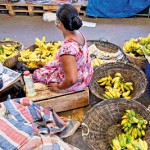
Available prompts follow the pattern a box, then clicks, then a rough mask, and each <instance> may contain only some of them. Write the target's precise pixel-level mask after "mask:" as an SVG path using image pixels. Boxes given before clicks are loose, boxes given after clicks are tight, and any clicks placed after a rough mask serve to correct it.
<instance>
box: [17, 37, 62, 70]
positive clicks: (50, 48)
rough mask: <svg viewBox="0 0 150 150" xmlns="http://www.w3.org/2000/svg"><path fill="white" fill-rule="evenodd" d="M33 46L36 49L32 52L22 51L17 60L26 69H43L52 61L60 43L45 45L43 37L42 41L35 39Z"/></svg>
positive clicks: (28, 50)
mask: <svg viewBox="0 0 150 150" xmlns="http://www.w3.org/2000/svg"><path fill="white" fill-rule="evenodd" d="M35 44H36V46H37V48H35V49H34V51H32V50H30V49H26V50H23V51H22V52H21V53H20V57H19V58H18V60H19V61H20V62H23V63H24V64H25V65H26V66H27V67H28V68H39V67H43V66H44V65H45V64H46V63H48V62H51V61H53V60H54V59H55V56H56V53H57V50H58V49H59V48H60V46H61V44H62V43H61V42H60V41H58V42H49V43H46V40H45V37H43V38H42V40H40V39H38V38H36V39H35Z"/></svg>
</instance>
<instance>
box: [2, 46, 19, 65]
mask: <svg viewBox="0 0 150 150" xmlns="http://www.w3.org/2000/svg"><path fill="white" fill-rule="evenodd" d="M18 46H19V45H18V44H4V45H0V62H2V63H4V62H5V60H6V59H7V58H10V57H13V56H16V55H18Z"/></svg>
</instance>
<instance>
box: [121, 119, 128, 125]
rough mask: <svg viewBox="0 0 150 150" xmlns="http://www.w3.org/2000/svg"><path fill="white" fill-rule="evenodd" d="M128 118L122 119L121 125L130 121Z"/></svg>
mask: <svg viewBox="0 0 150 150" xmlns="http://www.w3.org/2000/svg"><path fill="white" fill-rule="evenodd" d="M128 121H129V120H128V119H123V120H122V121H121V125H124V124H125V123H128Z"/></svg>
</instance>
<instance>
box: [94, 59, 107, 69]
mask: <svg viewBox="0 0 150 150" xmlns="http://www.w3.org/2000/svg"><path fill="white" fill-rule="evenodd" d="M102 64H106V62H104V61H102V60H101V59H99V58H94V59H93V60H92V65H93V67H98V66H100V65H102Z"/></svg>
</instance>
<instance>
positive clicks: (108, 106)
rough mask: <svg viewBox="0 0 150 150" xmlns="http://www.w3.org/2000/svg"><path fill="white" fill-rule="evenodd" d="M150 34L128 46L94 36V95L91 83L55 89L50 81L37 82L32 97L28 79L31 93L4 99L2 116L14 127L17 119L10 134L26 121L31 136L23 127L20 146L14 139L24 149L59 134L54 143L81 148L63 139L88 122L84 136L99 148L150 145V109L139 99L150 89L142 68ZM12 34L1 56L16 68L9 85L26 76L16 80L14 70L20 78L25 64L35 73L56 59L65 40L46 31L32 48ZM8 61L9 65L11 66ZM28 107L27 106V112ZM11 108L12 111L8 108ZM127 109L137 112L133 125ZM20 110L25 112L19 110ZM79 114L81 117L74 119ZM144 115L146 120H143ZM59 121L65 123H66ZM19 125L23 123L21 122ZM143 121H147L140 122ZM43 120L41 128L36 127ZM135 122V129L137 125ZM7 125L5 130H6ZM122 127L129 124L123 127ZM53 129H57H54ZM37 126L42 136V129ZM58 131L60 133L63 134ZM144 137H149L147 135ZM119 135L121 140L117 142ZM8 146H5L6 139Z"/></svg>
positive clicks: (3, 45)
mask: <svg viewBox="0 0 150 150" xmlns="http://www.w3.org/2000/svg"><path fill="white" fill-rule="evenodd" d="M149 37H150V36H149V35H148V36H147V37H142V38H139V39H134V40H133V39H131V40H129V41H126V42H125V43H124V46H123V48H120V47H119V46H117V45H115V44H113V43H110V42H108V41H103V40H102V39H101V40H89V41H88V47H89V51H90V57H91V59H92V64H93V67H94V74H93V77H92V80H91V83H90V86H89V89H90V96H89V89H88V88H87V89H85V90H83V91H79V92H64V93H55V92H52V91H49V89H48V87H47V86H46V85H44V84H41V83H37V84H36V83H35V86H34V88H35V91H36V95H34V96H32V97H31V96H30V95H28V93H27V90H26V87H25V86H24V82H23V85H22V88H23V90H24V93H25V95H26V97H25V98H17V99H13V98H12V99H11V98H10V97H8V100H7V101H5V102H3V103H0V104H1V106H3V107H2V108H1V109H3V111H4V113H3V117H4V118H2V119H1V120H0V121H1V122H3V123H4V122H5V124H6V126H5V128H6V127H8V124H7V122H8V121H10V122H11V124H12V125H13V129H15V131H14V130H8V134H7V135H8V138H12V137H11V136H10V133H11V132H16V130H17V131H18V130H20V131H21V130H22V126H23V125H24V124H25V125H26V126H27V130H26V131H23V132H24V134H26V138H28V139H29V140H26V139H23V135H22V131H21V132H20V131H19V133H18V134H19V136H20V138H21V139H22V142H18V145H17V146H16V145H13V143H9V144H10V145H11V146H12V145H13V146H14V147H17V148H22V149H26V148H27V147H28V146H30V147H32V148H33V147H34V146H35V145H33V143H34V140H36V141H38V146H43V147H44V146H45V143H44V142H41V141H42V140H43V139H45V138H47V140H48V141H49V142H48V144H51V142H50V141H51V140H53V139H55V140H54V141H53V144H55V143H60V142H61V144H59V146H60V147H63V146H65V147H66V146H67V147H68V148H71V149H76V148H75V147H73V146H70V145H68V144H66V143H62V141H61V140H62V139H63V136H64V137H68V136H70V135H72V134H73V133H74V132H75V131H76V130H77V128H78V127H79V126H80V124H82V136H83V139H84V141H85V143H87V144H88V145H89V147H91V148H93V149H106V150H108V148H110V149H111V147H112V149H113V147H117V146H118V147H119V148H120V147H121V148H122V147H124V148H125V147H128V146H129V145H131V146H133V147H136V146H135V145H136V144H137V145H139V146H143V147H144V148H145V150H148V149H147V147H148V146H149V137H148V136H147V135H146V136H145V134H147V133H148V132H149V124H148V121H149V115H146V114H149V110H147V109H146V108H145V106H143V105H142V104H141V103H138V102H137V99H139V98H141V97H142V95H143V94H144V92H145V91H146V87H147V79H149V78H147V79H146V76H145V73H144V72H143V71H142V69H143V70H144V69H145V62H146V58H147V57H149ZM7 40H10V39H5V43H3V44H1V55H0V58H1V62H2V63H3V65H4V68H5V69H4V70H8V71H7V72H6V71H3V74H7V73H8V72H12V73H8V75H10V79H12V82H11V83H9V84H7V85H5V84H4V87H3V88H8V87H9V86H10V85H13V84H14V83H17V82H20V81H19V80H16V78H13V77H14V76H12V74H13V75H14V74H16V75H18V76H17V79H18V77H20V78H21V80H23V72H24V71H25V70H29V71H30V72H31V73H32V72H33V71H34V70H35V69H37V68H40V67H42V66H44V65H45V64H46V63H48V62H50V61H54V58H55V57H54V56H55V55H56V52H57V50H58V49H59V47H60V46H61V42H60V41H49V42H47V41H46V38H45V37H43V38H42V39H39V38H35V43H33V45H31V46H30V47H28V48H23V49H18V48H12V47H14V45H10V44H8V43H7V42H8V41H7ZM6 41H7V42H6ZM22 45H23V44H22ZM139 45H140V46H139ZM16 51H17V53H16ZM41 51H42V52H41ZM8 52H9V53H8ZM14 54H15V55H14ZM128 55H130V57H132V59H130V57H129V56H128ZM14 56H17V57H14ZM10 58H15V59H13V60H14V62H15V65H14V66H11V65H10V66H7V65H8V64H10V63H9V62H10V61H12V59H10ZM16 58H17V61H16ZM139 58H143V59H144V64H143V63H142V62H143V59H142V60H141V59H139ZM132 60H134V61H132ZM136 60H138V61H136ZM6 62H7V63H6ZM129 62H130V63H129ZM11 64H12V63H11ZM18 64H19V65H18ZM6 66H7V67H9V69H8V68H7V67H6ZM140 67H141V68H142V69H141V68H140ZM18 72H19V73H18ZM20 78H19V79H20ZM9 81H10V80H9ZM14 81H15V82H14ZM1 90H3V89H1ZM0 92H1V91H0ZM91 95H92V96H93V97H94V96H95V97H96V98H97V99H98V101H99V103H98V104H97V105H95V106H94V107H92V105H93V102H92V100H93V97H92V96H91ZM14 106H15V107H14ZM16 108H17V110H18V111H17V110H16ZM77 108H78V109H77ZM52 109H53V110H52ZM22 110H24V111H23V112H22ZM33 110H34V113H33ZM68 110H69V111H68ZM6 111H7V112H8V114H9V115H8V114H6V113H5V112H6ZM16 111H17V112H16ZM55 111H56V112H59V115H60V116H65V117H69V116H70V119H71V120H68V119H65V120H63V119H64V118H61V117H60V118H59V117H58V116H57V114H56V113H55ZM127 111H129V112H132V115H133V114H135V115H134V116H133V117H135V119H134V121H132V119H131V118H129V119H131V122H127V123H128V124H129V123H131V125H130V124H129V126H132V128H131V127H128V128H127V129H126V128H125V127H124V123H122V122H124V121H123V120H121V118H122V117H123V116H124V115H127V114H125V113H126V112H127ZM16 113H19V114H17V115H16ZM26 113H28V114H26ZM35 114H36V115H35ZM139 114H140V116H139ZM5 115H8V116H9V117H10V116H13V118H14V117H15V118H16V119H17V121H14V120H13V119H12V118H8V120H7V119H5V117H6V116H5ZM18 116H20V117H18ZM21 116H24V117H25V120H23V118H22V117H21ZM52 116H55V117H56V118H55V117H52ZM102 116H103V117H102ZM26 117H27V118H26ZM36 117H37V118H36ZM38 117H40V118H38ZM51 117H52V118H51ZM83 118H84V119H83ZM41 119H42V121H43V122H44V126H43V125H42V126H40V125H41V123H39V122H38V124H37V125H36V127H35V126H34V125H35V123H37V121H39V120H40V121H41ZM53 119H54V120H55V121H54V122H56V123H58V124H54V122H53ZM74 119H75V120H78V121H74ZM123 119H124V118H123ZM49 120H51V123H49ZM138 120H139V122H140V125H139V124H138V122H137V121H138ZM18 121H19V123H18ZM59 121H60V122H59ZM63 121H64V122H63ZM67 121H70V122H74V123H73V125H72V126H71V129H73V132H71V133H68V132H69V131H68V130H67V129H66V130H67V133H65V128H67V127H68V126H69V123H68V122H67ZM144 122H145V123H144ZM27 123H28V124H27ZM59 123H60V124H61V123H64V124H61V125H60V124H59ZM65 123H68V124H65ZM70 124H72V123H70ZM132 124H133V125H132ZM135 124H136V125H135ZM18 125H19V126H20V128H18ZM53 125H54V126H53ZM59 125H60V126H59ZM65 125H66V126H65ZM137 125H138V126H142V127H139V128H137V127H135V126H137ZM31 126H32V127H31ZM37 126H38V129H36V128H37ZM56 126H57V131H56V132H55V131H54V127H56ZM64 126H65V127H64ZM134 127H135V129H134V131H133V128H134ZM5 128H3V129H0V130H6V129H5ZM122 128H123V129H124V130H122ZM131 129H132V130H131ZM51 130H52V132H49V131H51ZM130 130H131V135H130V136H129V135H128V134H127V131H128V132H129V131H130ZM135 130H136V131H135ZM30 131H32V132H30ZM53 131H54V132H55V134H56V135H57V136H58V137H57V136H56V135H54V136H50V137H49V135H51V134H52V133H53ZM37 132H38V136H37V135H36V134H37ZM58 132H59V133H60V134H57V133H58ZM31 133H32V134H33V133H34V136H33V137H31ZM42 133H46V135H47V136H46V137H45V136H43V135H42ZM59 137H60V138H62V139H60V138H59ZM106 137H108V138H106ZM121 137H124V139H125V141H124V143H122V141H121ZM144 137H146V138H145V139H144ZM128 138H133V140H132V142H131V141H128V142H127V140H128ZM139 138H140V141H139ZM103 139H105V140H103ZM14 140H15V139H14ZM114 141H117V144H116V142H114ZM6 142H9V141H8V140H5V142H4V143H6ZM98 143H101V144H98ZM106 143H107V144H106ZM3 147H4V148H5V144H4V145H3ZM34 148H35V147H34Z"/></svg>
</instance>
